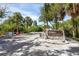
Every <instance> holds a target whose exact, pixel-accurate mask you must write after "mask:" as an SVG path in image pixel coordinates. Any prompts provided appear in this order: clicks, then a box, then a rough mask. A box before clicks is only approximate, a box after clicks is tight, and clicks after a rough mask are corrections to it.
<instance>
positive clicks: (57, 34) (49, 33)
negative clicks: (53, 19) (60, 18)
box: [40, 29, 65, 39]
mask: <svg viewBox="0 0 79 59" xmlns="http://www.w3.org/2000/svg"><path fill="white" fill-rule="evenodd" d="M40 37H42V38H44V39H48V38H57V39H60V38H61V39H65V35H64V31H61V30H53V29H51V30H50V29H46V30H44V32H42V33H41V34H40Z"/></svg>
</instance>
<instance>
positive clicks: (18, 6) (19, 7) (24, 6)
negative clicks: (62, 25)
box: [1, 3, 43, 22]
mask: <svg viewBox="0 0 79 59" xmlns="http://www.w3.org/2000/svg"><path fill="white" fill-rule="evenodd" d="M1 5H3V6H4V5H6V6H7V9H8V10H9V11H10V15H12V14H13V13H14V12H20V13H21V14H22V16H23V17H25V16H30V17H31V18H32V20H37V22H38V18H39V16H40V9H41V8H42V7H43V3H9V4H8V3H7V4H1ZM4 20H5V19H2V21H4Z"/></svg>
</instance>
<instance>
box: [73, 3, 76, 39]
mask: <svg viewBox="0 0 79 59" xmlns="http://www.w3.org/2000/svg"><path fill="white" fill-rule="evenodd" d="M75 13H76V8H75V4H74V3H73V15H72V23H73V38H75V20H74V18H75Z"/></svg>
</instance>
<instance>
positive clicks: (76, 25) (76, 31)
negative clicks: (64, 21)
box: [75, 22, 78, 37]
mask: <svg viewBox="0 0 79 59" xmlns="http://www.w3.org/2000/svg"><path fill="white" fill-rule="evenodd" d="M75 27H76V37H78V26H77V22H76V23H75Z"/></svg>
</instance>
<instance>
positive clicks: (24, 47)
mask: <svg viewBox="0 0 79 59" xmlns="http://www.w3.org/2000/svg"><path fill="white" fill-rule="evenodd" d="M0 40H1V41H0V55H1V56H75V55H79V43H78V42H76V41H73V40H68V41H66V42H63V41H62V40H58V39H42V38H40V37H39V35H38V34H33V35H27V34H23V35H19V36H14V37H13V38H11V39H0Z"/></svg>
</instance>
